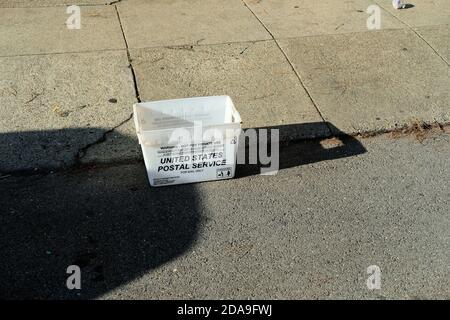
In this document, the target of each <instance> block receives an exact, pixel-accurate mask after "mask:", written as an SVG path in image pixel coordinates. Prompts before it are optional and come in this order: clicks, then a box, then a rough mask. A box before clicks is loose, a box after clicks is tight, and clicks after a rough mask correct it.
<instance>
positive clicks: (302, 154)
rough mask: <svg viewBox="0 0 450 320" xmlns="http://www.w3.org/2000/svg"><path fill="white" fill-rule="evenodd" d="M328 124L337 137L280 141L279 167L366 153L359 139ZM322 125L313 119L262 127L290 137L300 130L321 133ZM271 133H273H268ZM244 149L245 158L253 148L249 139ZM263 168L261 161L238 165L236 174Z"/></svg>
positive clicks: (242, 174)
mask: <svg viewBox="0 0 450 320" xmlns="http://www.w3.org/2000/svg"><path fill="white" fill-rule="evenodd" d="M326 124H327V126H328V128H330V130H331V131H332V132H333V133H334V136H335V138H316V139H308V140H299V141H283V140H281V143H280V151H279V153H280V157H279V161H280V163H279V168H280V170H282V169H287V168H292V167H298V166H301V165H305V164H309V163H315V162H320V161H326V160H333V159H340V158H347V157H352V156H356V155H359V154H363V153H365V152H366V149H365V148H364V146H363V145H362V144H361V142H359V141H358V140H357V139H355V138H354V137H352V136H350V135H347V134H345V133H343V132H341V131H340V130H339V129H337V128H336V127H335V126H334V125H333V124H331V123H329V122H327V123H326ZM323 125H324V124H323V122H312V123H304V124H294V125H283V126H276V127H266V128H261V129H268V130H272V129H278V130H279V132H280V138H281V139H282V137H287V136H289V135H290V134H292V133H297V134H298V133H301V132H307V133H313V132H320V130H323ZM269 132H270V131H269ZM268 135H269V136H270V133H268ZM240 147H241V146H240ZM245 148H246V157H245V158H246V159H248V152H249V149H250V145H249V141H248V140H246V144H245ZM267 150H269V153H270V142H269V143H268V146H267ZM241 152H242V150H241ZM262 167H267V166H263V165H261V164H260V163H258V164H255V165H250V164H244V165H241V164H238V166H237V171H236V172H237V177H238V178H240V177H246V176H252V175H257V174H260V172H261V168H262Z"/></svg>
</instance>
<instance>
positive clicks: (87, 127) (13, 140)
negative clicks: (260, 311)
mask: <svg viewBox="0 0 450 320" xmlns="http://www.w3.org/2000/svg"><path fill="white" fill-rule="evenodd" d="M0 74H1V76H2V78H1V81H0V114H1V115H2V116H1V117H0V154H2V157H0V171H15V170H29V169H34V168H38V169H52V168H61V167H67V166H69V165H72V164H73V163H74V161H75V157H76V156H77V154H78V152H79V151H80V150H81V149H82V148H84V147H86V146H87V145H89V144H92V143H94V142H96V141H98V140H99V139H100V138H101V137H102V136H103V135H104V133H105V132H106V131H107V130H110V129H112V128H113V127H115V126H117V125H119V124H120V123H121V122H123V121H124V120H126V119H127V118H128V117H129V116H130V114H131V112H132V104H133V103H134V102H135V93H134V88H133V79H132V76H131V72H130V69H129V68H128V60H127V55H126V52H125V51H110V52H95V53H83V54H60V55H39V56H24V57H7V58H0Z"/></svg>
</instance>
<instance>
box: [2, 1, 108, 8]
mask: <svg viewBox="0 0 450 320" xmlns="http://www.w3.org/2000/svg"><path fill="white" fill-rule="evenodd" d="M111 2H113V0H2V1H1V2H0V8H32V7H52V6H70V5H95V4H110V3H111Z"/></svg>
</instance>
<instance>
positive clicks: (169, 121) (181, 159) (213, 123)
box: [133, 96, 241, 186]
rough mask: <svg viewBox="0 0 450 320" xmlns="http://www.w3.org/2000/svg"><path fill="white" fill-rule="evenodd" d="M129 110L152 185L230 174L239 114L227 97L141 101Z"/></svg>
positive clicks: (233, 170) (237, 132) (239, 127)
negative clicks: (131, 113)
mask: <svg viewBox="0 0 450 320" xmlns="http://www.w3.org/2000/svg"><path fill="white" fill-rule="evenodd" d="M133 111H134V121H135V125H136V132H137V136H138V138H139V143H140V145H141V147H142V153H143V155H144V161H145V166H146V168H147V173H148V178H149V180H150V184H151V185H152V186H168V185H174V184H181V183H192V182H199V181H209V180H220V179H230V178H233V177H234V173H235V170H236V156H237V151H238V144H239V135H240V133H241V117H240V115H239V113H238V112H237V111H236V109H235V107H234V104H233V101H231V98H230V97H228V96H216V97H200V98H189V99H177V100H165V101H153V102H142V103H136V104H135V105H134V106H133Z"/></svg>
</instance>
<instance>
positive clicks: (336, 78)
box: [281, 30, 450, 133]
mask: <svg viewBox="0 0 450 320" xmlns="http://www.w3.org/2000/svg"><path fill="white" fill-rule="evenodd" d="M281 46H282V47H283V48H284V50H285V51H286V53H287V55H288V56H289V58H290V59H291V61H292V62H293V63H294V65H295V68H296V69H297V70H298V72H299V73H300V75H301V77H302V78H303V79H304V82H305V84H306V87H307V89H308V90H309V92H310V94H311V95H312V97H313V99H314V101H315V102H316V104H317V106H318V108H319V110H320V111H321V112H322V114H323V115H324V118H325V120H327V121H330V122H331V123H333V124H334V125H335V126H337V127H338V128H339V129H341V130H343V131H345V132H346V133H358V132H373V131H380V130H382V131H384V130H390V129H394V128H397V127H399V126H403V125H408V124H411V123H414V122H416V121H425V122H428V123H431V122H435V121H438V122H441V123H448V122H449V121H450V109H449V108H448V106H449V104H450V91H449V90H448V88H449V84H448V80H449V78H448V66H447V65H446V63H444V62H443V61H442V60H441V59H440V58H439V57H438V56H437V55H436V54H435V53H434V52H433V50H431V48H429V47H428V46H427V45H426V44H425V43H424V42H423V41H422V40H421V39H420V38H419V37H417V35H415V34H414V33H413V32H412V31H409V30H390V31H381V32H367V33H364V34H348V35H329V36H318V37H306V38H299V39H290V40H282V41H281Z"/></svg>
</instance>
